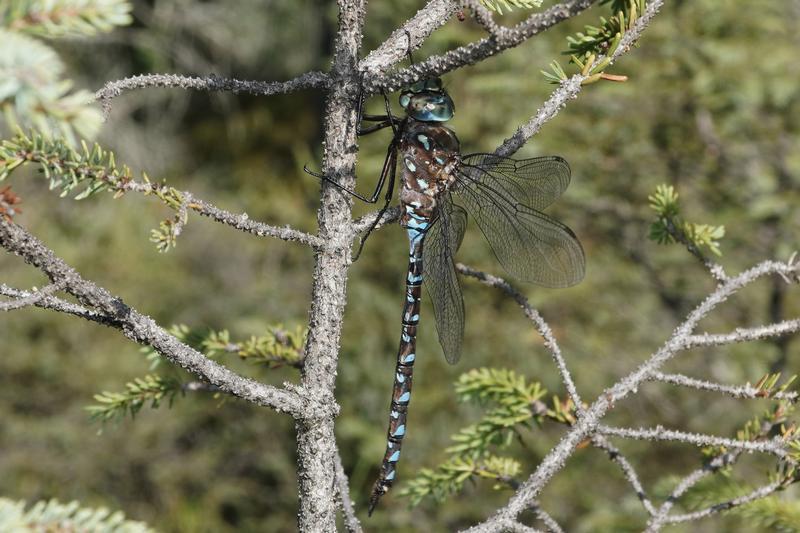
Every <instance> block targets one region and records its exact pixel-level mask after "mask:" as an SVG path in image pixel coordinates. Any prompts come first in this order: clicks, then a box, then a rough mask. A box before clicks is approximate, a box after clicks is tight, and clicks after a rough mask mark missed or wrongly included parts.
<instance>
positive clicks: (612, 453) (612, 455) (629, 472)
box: [592, 435, 656, 516]
mask: <svg viewBox="0 0 800 533" xmlns="http://www.w3.org/2000/svg"><path fill="white" fill-rule="evenodd" d="M592 445H593V446H594V447H595V448H598V449H600V450H603V451H604V452H606V453H607V454H608V457H609V459H611V460H612V461H613V462H614V463H615V464H616V465H617V466H619V467H620V469H621V470H622V475H623V476H625V479H626V480H627V481H628V483H630V484H631V487H632V488H633V490H634V492H636V496H637V497H638V498H639V501H640V502H642V506H644V508H645V510H646V511H647V514H649V515H651V516H652V515H654V514H656V508H655V507H654V506H653V502H652V501H650V498H649V497H648V496H647V493H646V492H645V490H644V486H643V485H642V482H641V481H640V480H639V475H638V474H637V473H636V470H635V469H634V468H633V465H632V464H631V463H630V461H628V459H627V458H626V457H625V456H624V455H622V452H621V451H620V450H619V448H617V447H616V446H614V445H613V444H611V443H610V442H609V441H608V439H606V438H605V437H604V436H602V435H595V436H593V437H592Z"/></svg>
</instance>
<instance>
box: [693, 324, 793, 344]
mask: <svg viewBox="0 0 800 533" xmlns="http://www.w3.org/2000/svg"><path fill="white" fill-rule="evenodd" d="M798 331H800V318H798V319H794V320H784V321H782V322H776V323H775V324H770V325H768V326H758V327H754V328H736V329H735V330H733V331H732V332H731V333H721V334H712V333H700V334H698V335H692V336H690V337H689V338H688V339H687V342H688V346H687V348H697V347H700V346H722V345H723V344H733V343H740V342H748V341H757V340H761V339H766V338H769V337H779V336H781V335H788V334H791V333H797V332H798Z"/></svg>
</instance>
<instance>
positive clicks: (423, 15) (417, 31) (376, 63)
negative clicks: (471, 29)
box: [358, 0, 458, 72]
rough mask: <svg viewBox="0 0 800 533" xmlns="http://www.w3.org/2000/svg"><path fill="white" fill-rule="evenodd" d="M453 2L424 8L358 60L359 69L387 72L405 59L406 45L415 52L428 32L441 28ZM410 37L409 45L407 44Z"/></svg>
mask: <svg viewBox="0 0 800 533" xmlns="http://www.w3.org/2000/svg"><path fill="white" fill-rule="evenodd" d="M457 7H458V6H457V3H456V2H454V1H453V0H431V1H430V2H428V3H427V4H426V5H425V7H423V8H422V9H420V10H419V11H417V13H416V14H415V15H414V16H413V17H411V18H410V19H408V20H407V21H406V22H405V23H404V24H403V25H402V26H400V27H399V28H397V29H396V30H395V31H393V32H392V34H391V35H390V36H389V38H388V39H386V40H385V41H384V42H383V43H382V44H381V45H380V46H379V47H378V48H376V49H375V50H373V51H372V52H370V53H369V54H367V57H365V58H364V59H362V60H361V62H360V63H359V65H358V69H359V70H361V71H364V72H369V71H386V70H387V69H389V68H391V67H392V66H393V65H395V64H397V63H398V62H400V61H402V60H403V59H405V58H406V53H407V52H408V49H409V46H410V48H411V50H416V49H417V48H419V47H420V46H421V45H422V43H423V42H424V41H425V39H427V38H428V37H429V36H430V34H431V33H433V32H434V31H435V30H436V29H438V28H440V27H441V26H443V25H444V24H445V23H446V22H447V21H448V20H449V19H450V17H452V16H453V13H455V11H456V8H457ZM409 36H410V38H411V42H410V43H409Z"/></svg>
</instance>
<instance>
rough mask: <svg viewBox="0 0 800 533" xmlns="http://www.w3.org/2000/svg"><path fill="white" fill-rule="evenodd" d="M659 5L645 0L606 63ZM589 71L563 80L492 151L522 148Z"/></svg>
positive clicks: (658, 1) (644, 25)
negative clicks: (639, 15)
mask: <svg viewBox="0 0 800 533" xmlns="http://www.w3.org/2000/svg"><path fill="white" fill-rule="evenodd" d="M663 4H664V0H653V1H652V2H648V4H647V8H646V9H645V10H644V13H642V16H641V17H639V18H638V19H637V20H636V22H635V23H634V25H633V27H631V28H630V29H629V30H628V31H627V32H625V35H623V36H622V39H621V40H620V44H619V46H617V48H616V50H614V53H613V54H612V55H611V56H609V59H610V60H611V63H609V65H611V64H612V63H613V62H614V61H616V60H617V59H619V57H620V56H622V55H623V54H625V53H626V52H628V50H630V49H631V48H632V47H633V45H634V44H635V43H636V41H637V40H638V39H639V37H640V36H641V35H642V32H643V31H644V30H645V28H647V26H648V24H650V21H651V20H652V19H653V17H654V16H656V14H657V13H658V11H659V10H660V9H661V7H662V6H663ZM605 59H606V58H605V57H604V56H600V57H598V58H597V59H596V60H595V61H594V63H592V67H593V66H595V65H599V64H600V63H601V62H602V61H604V60H605ZM591 70H592V68H591V67H590V68H589V69H588V70H587V74H575V75H574V76H572V77H570V78H569V79H567V80H565V81H563V82H562V83H561V85H560V86H559V87H558V88H557V89H556V90H555V91H553V93H552V94H551V95H550V97H549V98H548V99H547V101H545V103H544V104H542V107H540V108H539V110H538V111H537V112H536V114H535V115H534V116H533V117H531V119H530V120H529V121H528V122H527V123H526V124H523V125H522V126H520V127H519V128H517V131H516V132H515V133H514V134H513V135H512V136H511V137H510V138H508V139H506V140H505V141H503V144H501V145H500V147H498V148H497V150H495V153H496V154H497V155H502V156H506V157H508V156H510V155H512V154H514V153H515V152H516V151H517V150H519V149H520V148H522V146H523V145H524V144H525V143H526V142H528V140H529V139H530V138H531V137H533V136H534V135H536V134H537V133H538V132H539V130H540V129H542V126H543V125H544V124H545V123H547V122H548V121H550V120H552V119H553V118H554V117H555V116H556V115H557V114H558V112H559V111H560V110H561V109H562V108H563V107H564V106H565V105H566V103H567V102H568V101H569V100H572V99H574V98H576V97H577V96H578V93H579V92H580V90H581V87H582V85H583V82H584V81H586V79H587V78H589V74H588V72H590V71H591Z"/></svg>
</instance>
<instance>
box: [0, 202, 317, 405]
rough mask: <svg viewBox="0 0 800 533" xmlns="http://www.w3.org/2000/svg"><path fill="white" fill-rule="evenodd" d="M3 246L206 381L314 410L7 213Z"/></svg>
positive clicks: (1, 226) (253, 398)
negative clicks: (153, 312) (201, 347)
mask: <svg viewBox="0 0 800 533" xmlns="http://www.w3.org/2000/svg"><path fill="white" fill-rule="evenodd" d="M0 246H2V247H3V248H5V249H6V250H8V251H9V252H11V253H14V254H16V255H18V256H20V257H22V258H23V259H24V260H25V262H27V263H29V264H31V265H33V266H34V267H36V268H38V269H39V270H41V271H42V272H43V273H44V274H45V275H47V277H48V278H50V280H51V281H52V282H53V283H54V284H57V285H59V286H61V287H63V290H65V291H66V292H68V293H70V294H72V295H73V296H75V297H76V298H77V299H78V301H79V302H80V303H81V304H83V305H84V306H85V307H87V308H89V309H92V310H94V311H96V312H98V313H100V314H102V315H104V316H105V317H108V321H105V320H104V321H103V323H104V324H106V325H109V326H112V327H115V328H117V329H119V330H120V331H121V332H122V333H123V335H125V336H126V337H127V338H129V339H131V340H133V341H135V342H137V343H140V344H146V345H149V346H152V347H153V348H154V349H155V350H156V351H157V352H158V353H159V354H161V355H162V356H163V357H164V358H166V359H167V360H169V361H170V362H172V363H174V364H176V365H178V366H180V367H182V368H184V369H185V370H188V371H189V372H191V373H193V374H195V375H197V376H199V377H200V378H201V379H202V380H203V381H207V382H208V383H210V384H212V385H215V386H217V387H219V389H220V390H222V391H224V392H228V393H230V394H233V395H234V396H237V397H239V398H242V399H244V400H248V401H250V402H252V403H255V404H258V405H263V406H266V407H272V408H273V409H275V410H276V411H279V412H285V413H290V414H292V415H293V416H295V417H297V416H300V414H301V413H302V412H303V411H308V410H309V408H308V406H307V405H303V402H302V400H301V398H300V397H299V396H298V395H297V394H296V393H293V392H291V391H288V390H285V389H279V388H276V387H271V386H268V385H264V384H262V383H258V382H257V381H254V380H252V379H248V378H244V377H242V376H239V375H238V374H235V373H234V372H232V371H230V370H229V369H227V368H226V367H224V366H222V365H220V364H219V363H216V362H214V361H212V360H210V359H208V358H207V357H205V356H204V355H203V354H201V353H200V352H198V351H196V350H194V349H192V348H191V347H189V346H187V345H185V344H183V343H182V342H180V341H179V340H178V339H176V338H175V337H174V336H172V335H170V334H169V333H167V332H166V331H165V330H164V329H162V328H161V327H159V326H158V324H156V323H155V322H154V321H153V319H151V318H150V317H147V316H145V315H142V314H140V313H139V312H137V311H136V310H135V309H133V308H132V307H130V306H128V305H126V304H125V303H124V302H123V301H122V299H121V298H119V297H117V296H114V295H112V294H111V293H110V292H108V291H107V290H106V289H104V288H102V287H99V286H98V285H96V284H95V283H93V282H91V281H88V280H85V279H83V278H82V277H81V276H80V274H78V272H76V271H75V270H74V269H73V268H71V267H70V266H68V265H67V264H66V263H65V262H64V261H63V260H62V259H60V258H59V257H57V256H56V255H55V254H54V253H53V252H52V251H51V250H50V249H49V248H47V247H46V246H44V244H42V243H41V242H40V241H39V240H38V239H37V238H36V237H34V236H33V235H31V234H30V233H28V232H27V231H25V230H24V229H22V228H21V227H20V226H17V225H16V224H13V223H11V222H8V221H6V220H5V219H3V218H2V217H0Z"/></svg>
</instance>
